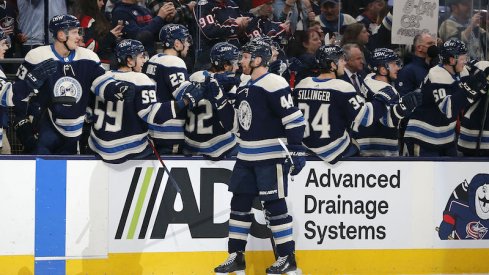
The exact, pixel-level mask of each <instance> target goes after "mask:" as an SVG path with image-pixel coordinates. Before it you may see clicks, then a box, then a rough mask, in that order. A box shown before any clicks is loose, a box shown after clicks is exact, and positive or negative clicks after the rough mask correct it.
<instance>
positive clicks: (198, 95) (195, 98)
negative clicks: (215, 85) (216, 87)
mask: <svg viewBox="0 0 489 275" xmlns="http://www.w3.org/2000/svg"><path fill="white" fill-rule="evenodd" d="M203 97H204V90H203V88H202V86H201V85H199V84H197V83H195V82H189V84H188V85H186V86H185V87H184V90H183V93H182V99H183V100H185V101H186V102H187V104H188V107H189V108H190V109H192V108H194V107H196V106H197V104H198V103H199V101H200V100H201V99H202V98H203Z"/></svg>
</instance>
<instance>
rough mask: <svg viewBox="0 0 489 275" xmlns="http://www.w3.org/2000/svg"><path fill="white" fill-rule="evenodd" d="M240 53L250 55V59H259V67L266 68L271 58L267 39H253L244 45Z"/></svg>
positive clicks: (268, 39) (269, 41) (270, 45)
mask: <svg viewBox="0 0 489 275" xmlns="http://www.w3.org/2000/svg"><path fill="white" fill-rule="evenodd" d="M241 51H242V52H243V53H249V54H251V58H252V59H254V58H256V57H261V64H260V66H268V62H270V59H271V58H272V44H271V40H270V38H268V37H266V38H265V37H255V38H252V39H251V40H250V41H249V42H248V43H246V44H245V45H244V46H243V47H242V48H241Z"/></svg>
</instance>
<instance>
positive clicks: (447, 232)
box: [438, 213, 455, 240]
mask: <svg viewBox="0 0 489 275" xmlns="http://www.w3.org/2000/svg"><path fill="white" fill-rule="evenodd" d="M454 226H455V220H454V218H453V217H452V216H451V215H450V214H447V213H445V214H444V215H443V221H442V222H441V223H440V227H439V228H438V236H439V237H440V239H441V240H448V238H449V237H450V236H451V235H452V232H453V228H454Z"/></svg>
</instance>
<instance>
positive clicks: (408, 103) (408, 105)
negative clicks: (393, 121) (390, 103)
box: [394, 89, 423, 118]
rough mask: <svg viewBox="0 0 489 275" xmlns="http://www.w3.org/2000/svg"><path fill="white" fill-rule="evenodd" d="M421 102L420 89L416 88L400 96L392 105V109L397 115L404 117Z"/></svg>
mask: <svg viewBox="0 0 489 275" xmlns="http://www.w3.org/2000/svg"><path fill="white" fill-rule="evenodd" d="M422 102H423V94H422V93H421V90H419V89H416V90H414V91H413V92H410V93H408V94H407V95H405V96H403V97H401V98H400V99H399V103H397V104H396V105H395V106H394V111H395V112H396V114H397V116H398V117H400V118H404V117H406V116H409V115H410V114H411V113H412V112H413V111H414V109H415V108H416V107H418V106H419V105H421V103H422Z"/></svg>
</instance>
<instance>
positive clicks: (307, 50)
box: [296, 29, 321, 83]
mask: <svg viewBox="0 0 489 275" xmlns="http://www.w3.org/2000/svg"><path fill="white" fill-rule="evenodd" d="M319 36H320V34H319V32H317V31H316V30H315V29H309V30H308V31H307V32H306V33H305V34H304V35H303V37H302V39H301V42H302V47H303V54H301V55H300V56H299V57H298V58H299V60H300V62H301V63H302V66H303V67H304V70H301V71H300V72H298V74H297V78H296V83H299V82H300V81H301V80H302V79H304V78H306V77H309V76H317V74H318V71H317V68H316V51H317V49H319V47H321V38H320V37H319Z"/></svg>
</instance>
